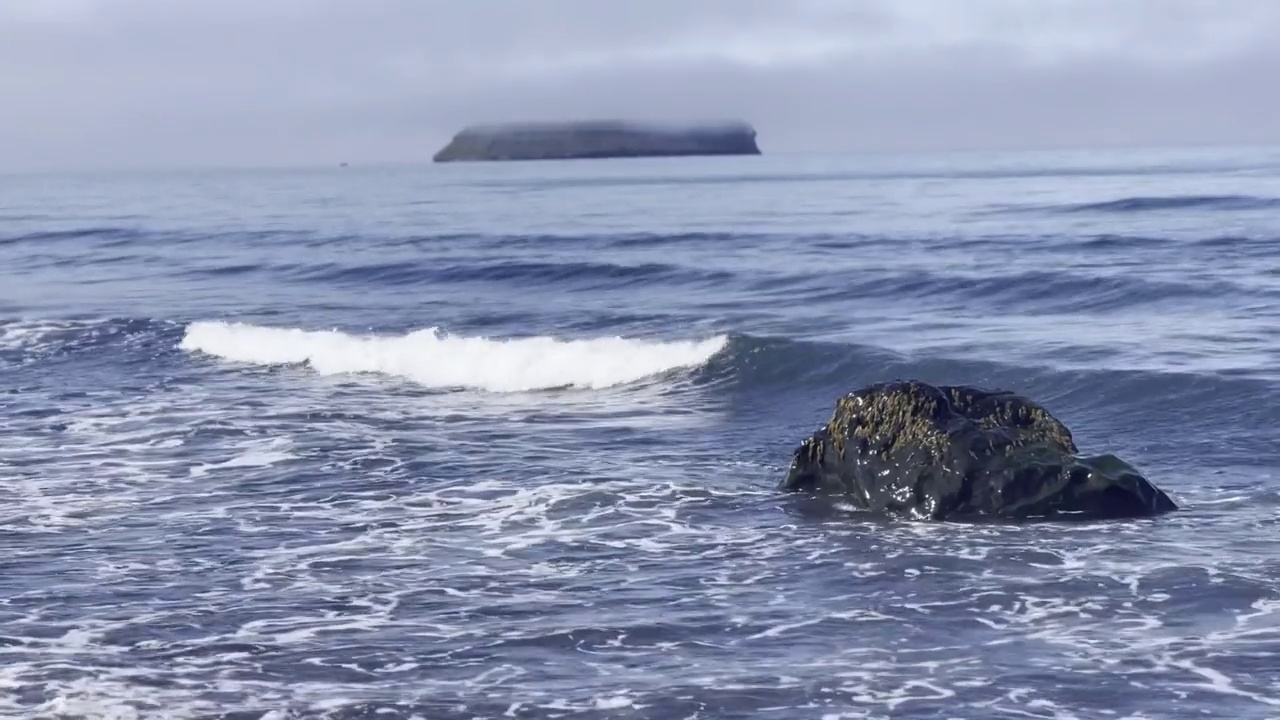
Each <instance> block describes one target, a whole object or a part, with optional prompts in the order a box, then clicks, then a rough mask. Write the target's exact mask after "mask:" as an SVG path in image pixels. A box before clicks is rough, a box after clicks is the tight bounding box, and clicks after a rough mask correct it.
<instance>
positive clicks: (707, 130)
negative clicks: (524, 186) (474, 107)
mask: <svg viewBox="0 0 1280 720" xmlns="http://www.w3.org/2000/svg"><path fill="white" fill-rule="evenodd" d="M759 154H760V148H759V147H758V146H757V145H756V131H755V129H754V128H752V127H751V126H750V125H748V124H746V123H741V122H732V123H714V124H690V125H655V124H643V123H634V122H626V121H620V120H596V121H579V122H554V123H512V124H503V125H475V126H472V127H468V128H465V129H464V130H462V131H461V132H459V133H458V134H457V135H455V136H453V139H452V140H451V141H449V144H448V145H446V146H445V147H444V148H443V149H441V150H440V152H438V153H436V154H435V158H434V159H435V161H436V162H456V161H467V160H498V161H501V160H566V159H582V158H622V157H670V156H685V155H759Z"/></svg>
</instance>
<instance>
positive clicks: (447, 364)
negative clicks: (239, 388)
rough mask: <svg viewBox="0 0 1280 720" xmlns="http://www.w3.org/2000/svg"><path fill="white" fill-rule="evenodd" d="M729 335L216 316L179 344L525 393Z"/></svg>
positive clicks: (261, 359) (670, 356) (641, 365)
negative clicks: (398, 330) (486, 332)
mask: <svg viewBox="0 0 1280 720" xmlns="http://www.w3.org/2000/svg"><path fill="white" fill-rule="evenodd" d="M727 342H728V338H727V337H725V336H716V337H711V338H707V339H703V340H683V341H656V340H637V339H628V338H622V337H610V338H592V339H585V340H563V339H558V338H552V337H528V338H516V339H506V340H502V339H491V338H485V337H459V336H449V335H446V334H445V333H443V332H441V331H440V330H439V329H438V328H434V327H432V328H427V329H423V330H416V331H413V332H410V333H407V334H404V335H395V336H386V335H353V334H348V333H344V332H340V331H337V330H321V331H314V330H302V329H297V328H273V327H263V326H258V325H249V324H244V323H228V322H221V321H212V322H195V323H192V324H191V325H189V326H188V327H187V329H186V334H185V336H184V337H183V339H182V342H181V344H180V347H181V348H182V349H183V350H187V351H193V352H202V353H205V354H207V355H212V356H214V357H218V358H221V359H223V360H231V361H235V362H243V363H250V364H254V365H284V364H297V363H305V364H306V365H308V366H309V367H311V368H312V369H313V370H315V371H316V372H318V373H320V374H322V375H337V374H345V373H375V374H381V375H388V376H393V377H400V378H406V379H409V380H412V381H414V382H416V383H418V384H421V385H424V386H427V387H431V388H441V389H448V388H470V389H477V390H487V391H491V392H525V391H532V390H548V389H555V388H570V387H572V388H585V389H601V388H607V387H613V386H617V385H624V384H628V383H633V382H636V381H639V380H643V379H645V378H649V377H653V376H655V375H660V374H662V373H665V372H669V371H672V370H678V369H683V368H693V367H697V366H700V365H702V364H703V363H705V362H707V361H708V360H710V359H711V357H712V356H714V355H715V354H716V353H718V352H720V351H721V350H722V349H724V347H725V346H726V344H727Z"/></svg>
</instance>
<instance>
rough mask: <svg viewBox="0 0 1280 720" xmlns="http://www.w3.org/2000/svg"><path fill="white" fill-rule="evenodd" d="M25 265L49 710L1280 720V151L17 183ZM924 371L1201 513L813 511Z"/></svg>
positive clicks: (87, 713)
mask: <svg viewBox="0 0 1280 720" xmlns="http://www.w3.org/2000/svg"><path fill="white" fill-rule="evenodd" d="M766 151H767V148H766ZM0 278H2V279H3V280H2V282H0V538H3V544H2V545H0V548H2V550H3V552H2V553H0V714H3V715H5V716H8V717H32V718H34V717H41V718H63V717H68V718H69V717H100V718H116V719H120V720H124V719H129V718H144V717H145V718H153V717H155V718H159V717H164V718H237V719H242V720H248V719H250V718H252V719H254V720H259V719H260V720H284V719H286V718H379V719H381V718H386V719H387V720H394V719H395V718H423V719H426V720H452V719H455V718H456V719H461V718H502V717H512V718H673V719H675V718H687V719H691V720H692V719H695V718H696V719H698V720H702V719H715V718H762V719H770V718H822V719H824V720H835V719H837V718H890V717H892V718H1045V719H1053V720H1067V719H1069V718H1115V719H1119V718H1130V719H1133V720H1137V719H1139V718H1141V719H1153V718H1175V717H1176V718H1184V717H1222V718H1228V717H1229V718H1233V719H1235V720H1245V719H1252V718H1275V717H1277V716H1280V478H1277V467H1278V466H1280V149H1274V148H1273V149H1268V148H1240V149H1216V148H1196V149H1160V150H1141V151H1139V150H1124V151H1120V150H1105V151H1093V152H1084V151H1075V152H1053V153H1050V152H1040V153H1004V154H990V153H951V154H932V155H924V154H917V155H891V154H863V155H781V154H779V155H765V156H761V157H738V158H727V157H726V158H697V159H695V158H685V159H634V160H619V161H613V160H598V161H595V160H593V161H569V162H531V163H499V164H456V165H430V164H423V165H404V166H393V167H363V166H360V165H359V164H358V163H352V164H351V166H349V167H339V166H337V165H336V164H335V165H334V166H333V167H326V168H313V169H298V170H281V169H273V170H252V169H246V170H229V169H228V170H206V171H196V170H192V171H158V170H157V171H131V172H118V173H106V172H100V173H80V174H26V175H20V174H11V175H6V176H0ZM900 378H917V379H921V380H925V381H928V382H934V383H962V384H972V385H980V386H985V387H998V388H1004V389H1008V390H1013V391H1016V392H1019V393H1022V394H1024V395H1026V396H1028V397H1030V398H1032V399H1033V400H1036V401H1037V402H1040V403H1042V404H1044V405H1045V406H1046V407H1047V408H1048V409H1049V410H1050V411H1051V412H1052V413H1054V414H1055V415H1056V416H1057V417H1059V418H1060V419H1062V420H1063V421H1064V422H1065V423H1066V424H1067V425H1068V426H1069V427H1070V428H1071V430H1072V431H1073V433H1074V434H1075V437H1076V441H1077V444H1078V445H1080V447H1081V450H1082V451H1084V452H1087V453H1100V452H1113V453H1115V454H1117V455H1119V456H1120V457H1122V458H1124V459H1126V460H1127V461H1129V462H1130V463H1132V464H1133V465H1135V466H1136V467H1137V468H1138V469H1140V470H1141V471H1142V472H1143V473H1144V474H1146V475H1147V476H1148V477H1149V478H1150V479H1151V480H1152V481H1153V482H1154V483H1155V484H1156V485H1158V486H1159V487H1161V488H1162V489H1164V490H1165V491H1167V492H1168V493H1169V494H1170V495H1171V497H1173V498H1174V500H1175V501H1176V502H1177V503H1178V505H1179V506H1180V510H1179V511H1177V512H1175V513H1171V514H1169V515H1165V516H1160V517H1156V518H1149V519H1141V520H1123V521H1100V522H1072V523H1055V522H1025V523H1013V522H1008V523H999V522H996V523H990V522H988V523H973V522H920V521H911V520H904V519H894V518H885V517H879V516H873V515H870V514H868V513H865V512H859V511H857V510H856V509H854V508H853V507H851V506H848V505H846V504H844V503H841V502H832V501H828V500H820V499H814V498H808V497H804V496H799V495H790V494H783V493H780V492H779V491H777V490H776V489H775V486H776V484H777V483H778V481H779V480H780V479H781V478H782V477H783V475H784V474H785V471H786V468H787V465H788V463H789V462H790V459H791V453H792V452H793V451H794V449H795V448H796V447H797V446H798V444H799V442H800V441H801V440H802V439H803V438H804V437H805V436H807V435H808V434H809V433H811V432H813V430H815V429H816V428H817V427H818V426H819V425H821V424H822V423H824V422H825V421H826V419H827V417H828V416H829V414H830V412H831V410H832V408H833V406H834V403H835V400H836V399H837V398H838V397H839V396H840V395H841V394H843V393H845V392H848V391H850V390H853V389H855V388H858V387H861V386H863V385H866V384H870V383H873V382H878V381H884V380H892V379H900Z"/></svg>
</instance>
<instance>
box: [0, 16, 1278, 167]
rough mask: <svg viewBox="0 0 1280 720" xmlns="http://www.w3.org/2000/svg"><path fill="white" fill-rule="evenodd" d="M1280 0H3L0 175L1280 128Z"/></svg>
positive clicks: (981, 144) (914, 146)
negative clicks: (561, 146) (481, 134)
mask: <svg viewBox="0 0 1280 720" xmlns="http://www.w3.org/2000/svg"><path fill="white" fill-rule="evenodd" d="M1277 77H1280V0H1204V1H1203V2H1200V1H1195V0H1071V1H1067V0H1061V1H1060V0H844V1H841V0H510V1H498V0H0V170H4V169H40V168H56V167H77V166H84V167H102V166H139V165H141V166H147V165H201V164H219V165H226V164H239V165H245V164H249V165H277V164H329V163H334V162H338V161H344V160H345V161H351V162H381V161H397V162H414V161H424V160H429V159H430V157H431V155H432V154H433V153H434V152H435V151H436V150H437V149H438V148H439V146H440V145H442V144H443V143H444V142H446V141H447V140H448V137H449V136H450V135H451V134H452V133H453V132H455V131H456V130H458V129H460V128H461V127H462V126H464V125H467V124H471V123H478V122H494V121H506V120H525V119H559V118H589V117H590V118H599V117H623V118H638V119H663V120H680V119H689V118H692V119H718V118H726V119H743V120H746V121H748V122H750V123H752V124H753V125H754V126H755V127H756V128H757V130H758V131H759V140H760V144H761V146H762V148H763V149H764V151H765V152H767V153H768V152H791V151H820V150H834V151H863V150H934V149H985V148H1041V147H1043V148H1057V147H1079V146H1099V145H1106V146H1110V145H1167V144H1175V143H1186V144H1253V143H1276V142H1280V93H1278V92H1276V89H1275V88H1276V78H1277Z"/></svg>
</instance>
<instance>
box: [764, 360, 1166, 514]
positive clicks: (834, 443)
mask: <svg viewBox="0 0 1280 720" xmlns="http://www.w3.org/2000/svg"><path fill="white" fill-rule="evenodd" d="M779 489H781V490H786V491H791V492H810V493H815V494H826V495H830V494H836V495H839V496H841V497H842V498H843V499H846V500H848V501H849V502H851V503H852V504H853V505H854V506H855V507H859V508H863V509H867V510H871V511H876V512H882V513H887V514H891V515H900V516H905V517H910V518H915V519H928V520H944V519H960V518H977V517H982V516H987V517H993V518H1008V519H1029V518H1061V519H1065V518H1072V519H1075V518H1083V519H1095V518H1126V517H1142V516H1149V515H1156V514H1159V513H1163V512H1167V511H1171V510H1176V509H1177V506H1176V505H1175V504H1174V502H1173V500H1171V499H1170V498H1169V496H1168V495H1166V494H1165V493H1164V492H1162V491H1161V490H1160V489H1158V488H1156V487H1155V486H1154V485H1153V484H1151V483H1150V482H1149V481H1148V480H1147V479H1146V478H1145V477H1143V476H1142V475H1141V474H1140V473H1139V472H1138V471H1137V470H1136V469H1134V468H1133V467H1132V466H1131V465H1129V464H1128V463H1126V462H1124V461H1123V460H1121V459H1120V458H1118V457H1116V456H1114V455H1110V454H1106V455H1094V456H1086V457H1081V456H1079V454H1078V450H1077V449H1076V446H1075V442H1074V440H1073V439H1072V437H1071V432H1070V431H1069V430H1068V429H1067V427H1066V426H1065V425H1063V424H1062V423H1061V422H1059V421H1058V419H1057V418H1055V417H1053V416H1052V415H1050V414H1049V412H1048V411H1047V410H1045V409H1044V408H1043V407H1041V406H1040V405H1038V404H1036V403H1035V402H1032V401H1031V400H1028V399H1026V398H1024V397H1020V396H1018V395H1016V394H1014V393H1012V392H1007V391H1002V390H983V389H979V388H974V387H965V386H945V385H944V386H933V385H929V384H926V383H923V382H919V381H915V380H905V381H894V382H888V383H881V384H877V385H871V386H869V387H866V388H863V389H861V390H856V391H854V392H851V393H849V394H848V395H846V396H844V397H842V398H840V399H839V400H838V401H837V402H836V407H835V412H834V413H833V414H832V416H831V419H830V421H828V422H827V424H826V426H825V427H823V428H821V429H819V430H818V431H817V432H816V433H814V435H813V436H812V437H810V438H808V439H806V440H805V441H804V442H803V443H802V444H801V445H800V447H799V448H798V449H797V450H796V451H795V457H794V459H793V460H792V463H791V467H790V470H789V471H788V473H787V476H786V477H785V478H784V479H783V480H782V481H781V483H780V484H779Z"/></svg>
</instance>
